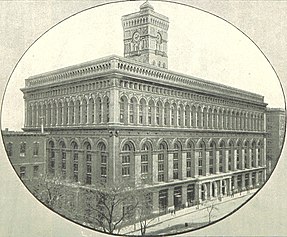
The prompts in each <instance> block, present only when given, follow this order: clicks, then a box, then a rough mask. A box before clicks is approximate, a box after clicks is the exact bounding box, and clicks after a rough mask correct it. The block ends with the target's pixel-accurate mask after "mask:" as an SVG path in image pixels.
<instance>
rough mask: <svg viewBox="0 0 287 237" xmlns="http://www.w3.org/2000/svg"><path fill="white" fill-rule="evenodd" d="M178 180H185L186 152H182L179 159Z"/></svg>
mask: <svg viewBox="0 0 287 237" xmlns="http://www.w3.org/2000/svg"><path fill="white" fill-rule="evenodd" d="M179 178H180V179H186V151H182V156H181V159H179Z"/></svg>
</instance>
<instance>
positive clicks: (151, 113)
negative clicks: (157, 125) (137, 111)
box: [148, 100, 155, 125]
mask: <svg viewBox="0 0 287 237" xmlns="http://www.w3.org/2000/svg"><path fill="white" fill-rule="evenodd" d="M154 109H155V106H154V102H153V100H150V101H149V102H148V124H149V125H152V124H153V121H154Z"/></svg>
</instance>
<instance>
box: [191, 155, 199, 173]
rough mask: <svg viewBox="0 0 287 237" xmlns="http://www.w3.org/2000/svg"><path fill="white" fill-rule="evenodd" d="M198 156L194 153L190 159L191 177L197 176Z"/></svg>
mask: <svg viewBox="0 0 287 237" xmlns="http://www.w3.org/2000/svg"><path fill="white" fill-rule="evenodd" d="M198 156H199V152H198V151H196V150H195V151H194V157H191V177H197V176H198Z"/></svg>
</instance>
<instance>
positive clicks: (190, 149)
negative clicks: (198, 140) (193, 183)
mask: <svg viewBox="0 0 287 237" xmlns="http://www.w3.org/2000/svg"><path fill="white" fill-rule="evenodd" d="M193 159H194V144H193V143H192V142H188V143H187V152H186V177H188V178H190V177H192V170H191V164H192V160H193Z"/></svg>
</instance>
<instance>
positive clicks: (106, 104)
mask: <svg viewBox="0 0 287 237" xmlns="http://www.w3.org/2000/svg"><path fill="white" fill-rule="evenodd" d="M103 112H104V118H103V119H104V121H103V122H104V123H108V122H109V121H110V99H109V97H108V96H106V97H105V98H104V102H103Z"/></svg>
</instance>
